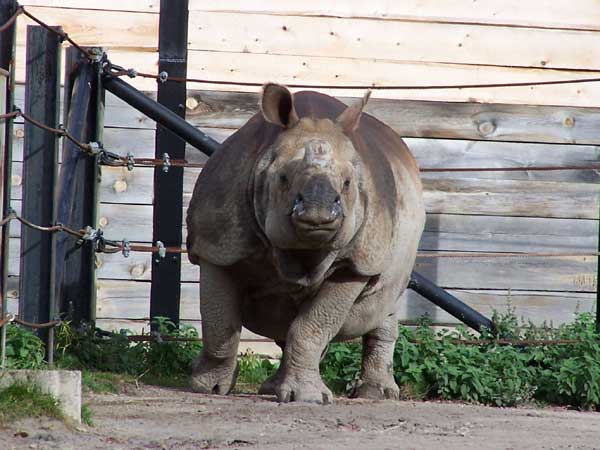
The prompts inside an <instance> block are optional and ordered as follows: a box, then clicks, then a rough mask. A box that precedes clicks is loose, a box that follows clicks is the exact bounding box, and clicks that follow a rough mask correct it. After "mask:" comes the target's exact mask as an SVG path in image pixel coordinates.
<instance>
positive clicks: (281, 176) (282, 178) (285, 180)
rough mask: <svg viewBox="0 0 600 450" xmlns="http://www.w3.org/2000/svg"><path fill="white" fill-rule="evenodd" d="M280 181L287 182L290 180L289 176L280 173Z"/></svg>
mask: <svg viewBox="0 0 600 450" xmlns="http://www.w3.org/2000/svg"><path fill="white" fill-rule="evenodd" d="M279 182H280V183H281V184H287V182H288V177H287V176H285V175H279Z"/></svg>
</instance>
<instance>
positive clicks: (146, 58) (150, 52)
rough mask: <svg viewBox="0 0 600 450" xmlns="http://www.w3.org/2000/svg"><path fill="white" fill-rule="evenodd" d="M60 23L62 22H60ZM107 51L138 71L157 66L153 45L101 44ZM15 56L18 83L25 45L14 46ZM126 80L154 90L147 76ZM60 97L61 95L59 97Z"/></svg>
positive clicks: (22, 76) (119, 62) (22, 75)
mask: <svg viewBox="0 0 600 450" xmlns="http://www.w3.org/2000/svg"><path fill="white" fill-rule="evenodd" d="M93 16H94V12H91V14H90V17H93ZM61 23H62V22H61ZM100 44H101V42H99V41H98V42H96V44H95V45H97V46H99V45H100ZM102 47H103V48H104V50H105V51H106V52H107V53H108V55H109V57H110V60H111V61H112V62H113V63H114V64H117V65H123V66H127V68H130V67H133V68H135V69H137V70H138V71H140V72H149V73H155V72H157V68H158V51H157V49H156V48H153V47H146V48H120V47H109V46H106V45H103V46H102ZM66 48H67V47H65V46H63V47H62V51H61V61H64V60H65V50H66ZM15 52H16V57H15V80H16V81H17V82H19V83H24V82H25V63H26V56H25V55H26V53H25V46H24V45H18V46H17V47H16V50H15ZM60 75H61V82H64V70H61V74H60ZM124 79H125V80H127V82H128V83H129V84H131V85H133V86H134V87H136V88H137V89H141V90H148V91H156V80H154V79H149V78H142V77H136V78H133V79H131V78H127V77H125V78H124ZM61 98H62V97H61ZM15 104H16V105H18V106H22V104H23V103H22V102H15Z"/></svg>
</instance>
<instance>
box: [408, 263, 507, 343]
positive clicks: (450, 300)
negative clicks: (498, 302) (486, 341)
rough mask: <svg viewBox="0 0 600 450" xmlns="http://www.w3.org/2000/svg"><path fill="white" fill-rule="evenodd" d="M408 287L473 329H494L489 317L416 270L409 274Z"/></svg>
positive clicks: (493, 330) (492, 330)
mask: <svg viewBox="0 0 600 450" xmlns="http://www.w3.org/2000/svg"><path fill="white" fill-rule="evenodd" d="M408 287H409V288H410V289H412V290H413V291H415V292H418V293H419V294H421V295H422V296H423V297H425V298H426V299H427V300H429V301H431V302H433V303H434V304H436V305H437V306H439V307H440V308H442V309H443V310H444V311H446V312H447V313H449V314H451V315H452V316H454V317H456V318H457V319H458V320H460V321H461V322H463V323H465V324H466V325H468V326H469V327H471V328H473V329H474V330H476V331H481V329H482V327H485V328H487V329H488V330H489V331H491V332H495V331H496V326H495V325H494V323H493V322H492V321H491V320H490V319H488V318H487V317H485V316H483V315H482V314H480V313H478V312H477V311H475V310H474V309H473V308H471V307H470V306H468V305H466V304H465V303H463V302H461V301H460V300H459V299H457V298H456V297H454V296H453V295H451V294H449V293H448V292H446V291H445V290H444V289H442V288H440V287H439V286H437V285H435V284H434V283H433V282H431V281H429V280H428V279H427V278H425V277H424V276H422V275H419V274H418V273H417V272H414V271H413V273H412V274H411V277H410V282H409V283H408Z"/></svg>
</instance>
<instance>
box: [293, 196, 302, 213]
mask: <svg viewBox="0 0 600 450" xmlns="http://www.w3.org/2000/svg"><path fill="white" fill-rule="evenodd" d="M302 214H304V197H302V194H298V195H296V198H295V199H294V206H293V207H292V215H297V216H300V215H302Z"/></svg>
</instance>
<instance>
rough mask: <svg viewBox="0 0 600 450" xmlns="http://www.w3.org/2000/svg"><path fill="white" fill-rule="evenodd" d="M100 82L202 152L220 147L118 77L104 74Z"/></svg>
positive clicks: (211, 152)
mask: <svg viewBox="0 0 600 450" xmlns="http://www.w3.org/2000/svg"><path fill="white" fill-rule="evenodd" d="M102 82H103V83H104V87H105V88H106V90H107V91H109V92H111V93H113V94H114V95H116V96H117V97H119V98H120V99H121V100H123V101H124V102H126V103H128V104H130V105H131V106H133V107H134V108H135V109H137V110H138V111H140V112H142V113H144V114H146V115H147V116H148V117H150V118H151V119H152V120H155V121H156V122H159V123H160V124H161V125H162V126H164V127H165V128H168V129H169V130H171V131H172V132H173V133H175V134H176V135H177V136H179V137H180V138H181V139H183V140H184V141H186V142H188V143H189V144H191V145H193V146H194V147H196V148H197V149H198V150H200V151H201V152H202V153H204V154H206V155H208V156H210V155H212V154H213V153H214V152H216V151H217V150H219V148H220V147H221V144H219V142H217V141H215V140H214V139H213V138H211V137H210V136H207V135H206V134H204V133H203V132H202V131H200V130H198V129H197V128H195V127H194V126H193V125H190V124H189V123H188V122H186V121H185V119H182V118H181V117H179V116H178V115H177V114H175V113H174V112H172V111H171V110H169V109H168V108H166V107H165V106H163V105H161V104H160V103H157V102H155V101H154V100H152V99H151V98H148V97H146V96H145V95H144V94H143V93H141V92H140V91H138V90H137V89H136V88H134V87H133V86H131V85H130V84H128V83H126V82H125V81H123V80H121V79H120V78H116V77H113V76H111V75H104V76H103V77H102Z"/></svg>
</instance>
